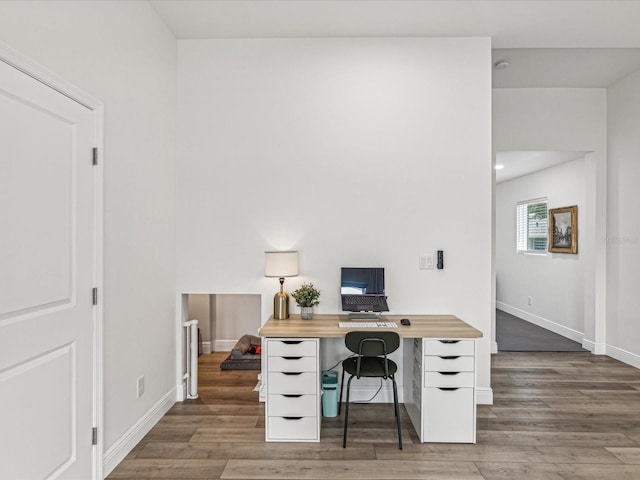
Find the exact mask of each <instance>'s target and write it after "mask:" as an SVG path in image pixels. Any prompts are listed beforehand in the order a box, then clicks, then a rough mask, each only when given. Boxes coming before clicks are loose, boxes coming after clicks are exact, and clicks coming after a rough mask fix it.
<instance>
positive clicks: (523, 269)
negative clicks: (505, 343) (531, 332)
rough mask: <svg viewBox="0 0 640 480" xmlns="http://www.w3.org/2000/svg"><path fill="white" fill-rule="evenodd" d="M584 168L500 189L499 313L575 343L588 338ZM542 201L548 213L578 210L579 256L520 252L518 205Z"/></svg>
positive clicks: (573, 166) (573, 165)
mask: <svg viewBox="0 0 640 480" xmlns="http://www.w3.org/2000/svg"><path fill="white" fill-rule="evenodd" d="M585 162H586V159H584V158H582V159H579V160H574V161H571V162H567V163H564V164H562V165H559V166H557V167H554V168H547V169H545V170H541V171H539V172H536V173H533V174H530V175H525V176H523V177H519V178H516V179H513V180H510V181H507V182H503V183H500V184H498V185H496V234H495V235H496V276H497V289H496V291H497V294H496V301H497V304H498V308H500V309H502V310H504V311H507V312H509V313H512V314H514V315H516V316H518V317H520V318H524V319H525V320H529V321H531V322H533V323H536V324H537V325H540V326H543V327H545V328H548V329H550V330H553V331H554V332H556V333H560V334H562V335H564V336H566V337H569V338H571V339H572V340H575V341H577V342H582V338H583V336H584V313H585V312H584V309H585V265H584V264H585V259H589V258H592V255H590V254H589V253H590V252H588V251H584V250H585V248H586V244H585V243H586V242H585V241H584V239H583V236H582V235H581V231H582V229H585V231H587V230H588V228H589V227H588V225H587V223H586V218H588V215H586V213H587V212H586V210H585V209H586V202H585V198H586V189H585V186H586V185H585V181H586V172H585ZM542 197H546V198H547V202H548V208H559V207H567V206H570V205H578V253H577V254H575V255H573V254H566V253H548V252H547V253H546V254H535V255H530V254H522V253H517V252H516V205H517V203H518V202H520V201H525V200H533V199H536V198H542ZM528 297H531V299H532V304H531V305H528ZM498 347H500V345H498Z"/></svg>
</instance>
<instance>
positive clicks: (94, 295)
mask: <svg viewBox="0 0 640 480" xmlns="http://www.w3.org/2000/svg"><path fill="white" fill-rule="evenodd" d="M92 300H93V304H94V305H98V289H97V288H94V289H93V298H92Z"/></svg>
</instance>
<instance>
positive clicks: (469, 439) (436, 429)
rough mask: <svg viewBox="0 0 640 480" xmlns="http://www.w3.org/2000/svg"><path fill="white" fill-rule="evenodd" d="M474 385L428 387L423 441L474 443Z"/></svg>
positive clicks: (425, 398) (424, 404)
mask: <svg viewBox="0 0 640 480" xmlns="http://www.w3.org/2000/svg"><path fill="white" fill-rule="evenodd" d="M473 390H474V389H473V387H464V388H456V387H449V388H445V387H441V388H437V387H426V388H425V389H424V396H423V408H424V415H423V422H424V426H423V432H424V435H423V438H422V441H423V442H450V443H475V441H476V439H475V404H474V394H473Z"/></svg>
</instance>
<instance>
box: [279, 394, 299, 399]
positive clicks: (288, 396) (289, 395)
mask: <svg viewBox="0 0 640 480" xmlns="http://www.w3.org/2000/svg"><path fill="white" fill-rule="evenodd" d="M282 396H283V397H287V398H300V397H301V396H302V394H301V393H300V394H297V395H296V394H292V393H283V394H282Z"/></svg>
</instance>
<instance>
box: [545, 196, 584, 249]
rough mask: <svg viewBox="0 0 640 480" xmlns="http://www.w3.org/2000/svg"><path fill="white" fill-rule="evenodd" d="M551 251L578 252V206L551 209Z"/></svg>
mask: <svg viewBox="0 0 640 480" xmlns="http://www.w3.org/2000/svg"><path fill="white" fill-rule="evenodd" d="M549 251H550V252H558V253H578V206H577V205H573V206H571V207H562V208H550V209H549Z"/></svg>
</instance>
